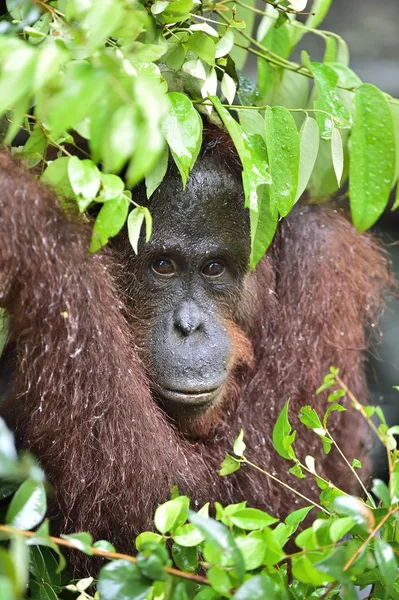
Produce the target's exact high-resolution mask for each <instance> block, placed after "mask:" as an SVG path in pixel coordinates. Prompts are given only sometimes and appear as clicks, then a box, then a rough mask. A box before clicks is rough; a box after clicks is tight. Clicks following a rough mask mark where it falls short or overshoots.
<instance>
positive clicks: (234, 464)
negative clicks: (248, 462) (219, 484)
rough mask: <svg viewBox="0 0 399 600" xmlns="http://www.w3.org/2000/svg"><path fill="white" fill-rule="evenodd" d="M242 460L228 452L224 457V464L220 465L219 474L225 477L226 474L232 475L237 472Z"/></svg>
mask: <svg viewBox="0 0 399 600" xmlns="http://www.w3.org/2000/svg"><path fill="white" fill-rule="evenodd" d="M241 464H242V463H241V461H240V460H237V459H236V458H234V456H230V455H229V454H227V456H225V458H224V459H223V462H222V464H221V465H220V470H219V475H220V476H221V477H225V476H226V475H231V473H235V472H236V471H238V469H240V468H241Z"/></svg>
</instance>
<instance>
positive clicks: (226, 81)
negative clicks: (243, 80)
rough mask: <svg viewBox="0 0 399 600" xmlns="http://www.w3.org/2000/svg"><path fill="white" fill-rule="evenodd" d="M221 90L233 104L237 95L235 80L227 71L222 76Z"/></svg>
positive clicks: (229, 102)
mask: <svg viewBox="0 0 399 600" xmlns="http://www.w3.org/2000/svg"><path fill="white" fill-rule="evenodd" d="M221 90H222V94H223V96H224V97H225V98H226V100H227V103H228V104H233V102H234V98H235V95H236V84H235V81H234V79H233V78H232V77H230V75H229V74H228V73H225V74H224V75H223V78H222V85H221Z"/></svg>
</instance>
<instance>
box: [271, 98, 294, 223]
mask: <svg viewBox="0 0 399 600" xmlns="http://www.w3.org/2000/svg"><path fill="white" fill-rule="evenodd" d="M265 122H266V146H267V155H268V158H269V168H270V174H271V177H272V183H271V185H270V204H271V207H272V210H278V212H279V214H280V215H281V216H283V217H285V216H287V215H288V213H289V212H290V210H291V208H292V206H293V204H294V202H295V197H296V191H297V188H298V172H299V136H298V131H297V127H296V124H295V121H294V118H293V117H292V115H291V113H290V112H289V111H288V110H287V109H286V108H283V107H281V106H275V107H274V108H269V107H268V108H267V109H266V115H265Z"/></svg>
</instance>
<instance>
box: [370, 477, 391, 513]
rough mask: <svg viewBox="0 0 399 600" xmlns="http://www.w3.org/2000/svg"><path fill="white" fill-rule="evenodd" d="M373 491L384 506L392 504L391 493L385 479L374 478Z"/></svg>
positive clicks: (387, 506)
mask: <svg viewBox="0 0 399 600" xmlns="http://www.w3.org/2000/svg"><path fill="white" fill-rule="evenodd" d="M371 491H372V492H373V494H374V495H375V496H377V498H378V500H380V501H381V503H382V506H383V507H384V508H389V507H390V506H391V494H390V492H389V488H388V486H387V484H386V483H385V482H384V481H382V480H381V479H373V485H372V488H371Z"/></svg>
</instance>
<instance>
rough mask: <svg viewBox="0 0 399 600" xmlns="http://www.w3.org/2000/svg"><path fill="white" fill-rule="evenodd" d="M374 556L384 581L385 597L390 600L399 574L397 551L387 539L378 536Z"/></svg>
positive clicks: (375, 541) (375, 540)
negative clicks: (395, 551)
mask: <svg viewBox="0 0 399 600" xmlns="http://www.w3.org/2000/svg"><path fill="white" fill-rule="evenodd" d="M374 556H375V560H376V561H377V565H378V567H379V569H380V573H381V576H382V581H383V583H384V599H385V600H388V598H390V597H391V596H390V594H391V590H392V588H393V584H394V583H395V582H396V581H397V579H398V574H399V573H398V565H397V563H396V558H395V553H394V551H393V548H392V547H391V546H390V545H389V544H388V543H387V542H386V541H385V540H383V539H377V538H376V539H374Z"/></svg>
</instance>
